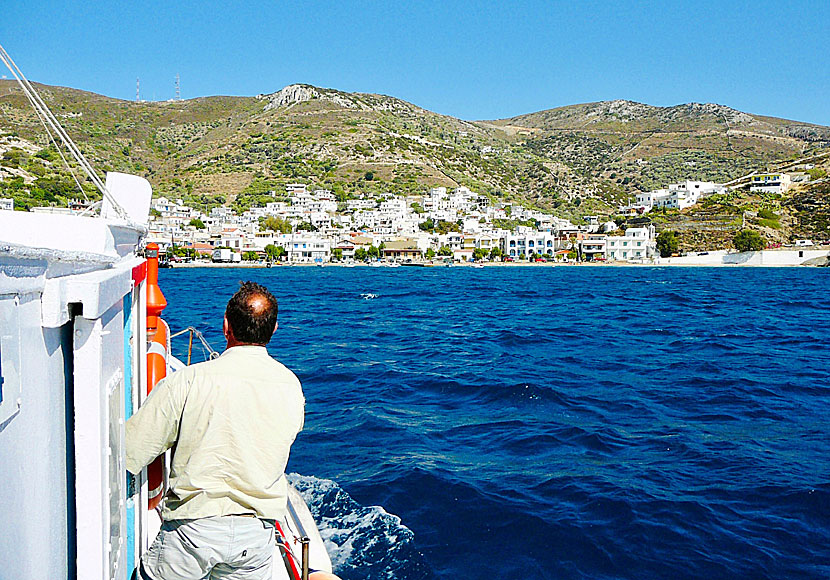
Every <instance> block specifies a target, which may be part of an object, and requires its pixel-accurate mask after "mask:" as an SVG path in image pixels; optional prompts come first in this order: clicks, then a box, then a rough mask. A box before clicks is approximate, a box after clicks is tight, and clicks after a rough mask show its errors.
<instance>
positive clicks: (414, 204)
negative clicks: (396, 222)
mask: <svg viewBox="0 0 830 580" xmlns="http://www.w3.org/2000/svg"><path fill="white" fill-rule="evenodd" d="M409 207H411V208H412V211H414V212H415V213H417V214H418V215H420V214H422V213H424V208H423V206H422V205H421V204H420V203H418V202H417V201H413V202H412V204H411V205H410V206H409Z"/></svg>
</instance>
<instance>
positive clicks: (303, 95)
mask: <svg viewBox="0 0 830 580" xmlns="http://www.w3.org/2000/svg"><path fill="white" fill-rule="evenodd" d="M267 98H268V104H267V105H265V110H266V111H270V110H271V109H277V108H279V107H287V106H292V105H296V104H298V103H305V102H306V101H312V100H315V99H320V100H324V101H329V102H331V103H334V104H336V105H338V106H340V107H343V108H345V109H360V108H364V107H361V106H360V105H359V104H358V103H356V102H355V101H353V100H352V99H349V98H348V97H346V96H345V95H343V94H341V93H339V92H337V91H319V90H317V89H316V88H314V87H312V86H309V85H288V86H287V87H285V88H283V89H282V90H279V91H277V92H276V93H273V94H271V95H268V97H267Z"/></svg>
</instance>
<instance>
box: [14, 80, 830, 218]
mask: <svg viewBox="0 0 830 580" xmlns="http://www.w3.org/2000/svg"><path fill="white" fill-rule="evenodd" d="M37 87H38V90H39V91H40V92H41V95H42V96H43V98H44V100H45V101H46V102H47V103H48V104H49V106H50V107H51V108H52V110H53V111H54V112H55V114H56V115H57V116H58V117H59V118H60V119H61V122H62V123H63V124H64V125H65V127H66V129H67V131H68V132H69V134H70V135H72V137H73V138H74V139H75V140H76V141H77V142H78V144H79V146H80V147H81V148H82V149H83V150H84V152H85V153H86V154H87V155H88V156H89V158H90V159H91V160H92V161H93V163H94V164H95V165H96V166H97V167H98V168H100V169H101V170H110V169H112V170H121V171H129V172H133V173H137V174H140V175H144V176H145V177H147V178H148V179H149V180H150V182H151V183H152V184H153V187H154V190H155V192H156V195H166V196H171V197H176V198H179V197H180V198H183V199H184V200H185V201H186V202H188V203H190V204H193V205H195V206H197V207H200V208H203V209H207V208H209V207H212V206H215V205H219V204H231V205H233V206H235V207H236V208H238V209H244V208H246V207H249V206H250V205H252V204H254V205H256V204H259V203H262V202H264V201H265V199H266V196H265V195H264V194H265V192H267V191H269V190H277V191H281V190H282V187H283V186H284V185H285V184H286V183H291V182H295V181H302V182H305V183H309V184H310V185H312V186H319V187H324V188H327V189H331V190H332V191H334V192H336V193H337V194H338V196H340V197H341V198H346V197H348V196H351V195H356V194H360V193H365V194H375V195H384V194H388V193H420V192H422V191H424V190H425V189H427V188H429V187H434V186H437V185H445V186H449V187H453V186H457V185H466V186H468V187H470V188H471V189H473V190H475V191H479V192H482V193H485V194H487V195H490V196H491V197H493V198H504V199H516V200H519V201H522V202H524V203H526V204H528V205H531V206H535V207H539V208H542V209H549V210H554V211H555V212H556V213H558V214H560V215H564V216H568V217H578V216H580V215H585V214H589V213H604V214H612V213H613V212H614V210H615V208H616V206H617V205H618V204H619V203H620V202H624V201H625V200H627V199H628V198H629V197H632V196H633V195H635V194H636V192H637V191H641V190H648V189H653V188H656V187H659V186H665V185H666V184H668V183H670V182H673V181H678V180H682V179H699V180H714V181H721V182H723V181H727V180H729V179H732V178H735V177H738V176H741V175H744V174H746V173H749V172H750V171H753V170H764V169H766V168H773V167H777V165H778V164H780V163H784V162H786V161H787V160H791V159H794V158H796V157H800V156H804V155H807V154H809V153H811V152H815V151H822V150H824V151H826V149H822V147H824V146H827V145H828V144H830V128H828V127H823V126H818V125H810V124H807V123H799V122H794V121H786V120H783V119H774V118H769V117H761V116H757V115H750V114H747V113H742V112H739V111H735V110H733V109H729V108H728V107H723V106H720V105H712V104H706V105H701V104H688V105H679V106H676V107H668V108H661V107H653V106H649V105H644V104H639V103H632V102H630V101H607V102H601V103H590V104H583V105H573V106H569V107H561V108H558V109H551V110H548V111H541V112H538V113H532V114H529V115H522V116H519V117H514V118H511V119H503V120H497V121H480V122H474V121H464V120H460V119H456V118H453V117H448V116H444V115H439V114H436V113H432V112H430V111H427V110H425V109H422V108H419V107H417V106H415V105H413V104H410V103H407V102H405V101H401V100H399V99H396V98H393V97H388V96H383V95H374V94H363V93H345V92H341V91H336V90H332V89H321V88H317V87H312V86H308V85H291V86H288V87H285V88H284V89H282V90H280V91H277V92H275V93H273V94H268V95H259V96H257V97H207V98H200V99H192V100H186V101H167V102H130V101H122V100H117V99H111V98H108V97H103V96H100V95H95V94H92V93H88V92H84V91H79V90H75V89H69V88H62V87H48V86H41V85H37ZM0 112H2V115H0V133H2V137H0V156H1V157H0V170H2V171H3V175H4V178H3V181H2V182H0V187H2V189H3V191H2V192H0V196H7V197H8V196H10V197H14V198H15V200H16V205H17V206H18V207H21V208H25V207H27V206H29V205H33V204H42V203H63V200H64V199H65V198H67V197H70V196H77V194H76V193H74V190H75V189H76V188H75V186H74V184H73V182H72V180H71V178H70V177H69V175H68V174H67V173H66V172H65V171H64V170H62V169H60V168H59V164H60V160H59V159H58V158H57V156H56V155H55V152H54V151H53V150H52V149H51V148H48V147H47V145H48V143H47V141H46V137H45V133H44V131H43V129H42V128H41V127H40V125H39V123H38V121H37V118H36V117H35V115H34V112H33V111H32V110H31V108H30V107H29V105H28V103H27V102H26V100H25V98H24V97H23V95H22V94H21V93H20V90H19V88H18V87H17V85H16V84H15V83H13V82H11V81H0ZM820 195H823V194H820ZM268 199H272V198H270V197H268ZM799 207H804V206H803V204H801V205H800V206H799ZM787 208H789V209H787ZM783 211H792V212H795V211H805V210H803V209H801V210H799V209H796V208H795V206H792V208H790V206H786V208H785V209H784V210H783Z"/></svg>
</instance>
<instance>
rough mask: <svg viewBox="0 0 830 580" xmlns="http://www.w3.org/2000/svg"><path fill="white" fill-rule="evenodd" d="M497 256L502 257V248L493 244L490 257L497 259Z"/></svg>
mask: <svg viewBox="0 0 830 580" xmlns="http://www.w3.org/2000/svg"><path fill="white" fill-rule="evenodd" d="M496 258H501V248H500V247H498V246H493V247H492V248H491V249H490V259H491V260H495V259H496Z"/></svg>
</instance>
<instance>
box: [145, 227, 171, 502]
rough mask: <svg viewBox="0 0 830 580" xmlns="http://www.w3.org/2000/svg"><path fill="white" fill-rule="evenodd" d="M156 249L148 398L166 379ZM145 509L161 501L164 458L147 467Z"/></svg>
mask: <svg viewBox="0 0 830 580" xmlns="http://www.w3.org/2000/svg"><path fill="white" fill-rule="evenodd" d="M158 256H159V247H158V244H155V243H152V242H151V243H149V244H147V248H146V250H145V257H146V258H147V340H148V345H147V394H148V395H149V394H150V391H151V390H153V387H155V386H156V384H157V383H158V382H159V381H160V380H161V379H163V378H164V377H166V376H167V340H168V339H167V325H166V324H165V323H164V322H163V321H162V320H161V319H160V318H159V315H160V314H161V311H162V310H164V309H165V308H166V307H167V300H166V299H165V298H164V294H162V292H161V288H159V285H158V281H159V258H158ZM147 484H148V485H147V487H148V488H149V490H150V491H149V494H148V495H149V501H148V502H147V503H148V506H147V507H148V509H151V510H152V509H155V508H156V507H157V506H158V505H159V503H160V502H161V498H162V497H164V456H161V455H160V456H159V457H156V458H155V459H154V460H153V462H152V463H150V465H148V466H147Z"/></svg>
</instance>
